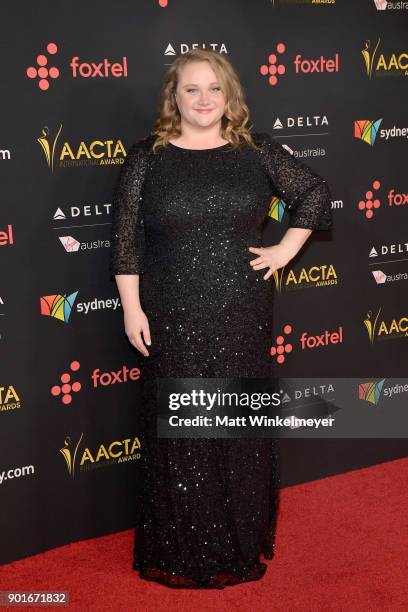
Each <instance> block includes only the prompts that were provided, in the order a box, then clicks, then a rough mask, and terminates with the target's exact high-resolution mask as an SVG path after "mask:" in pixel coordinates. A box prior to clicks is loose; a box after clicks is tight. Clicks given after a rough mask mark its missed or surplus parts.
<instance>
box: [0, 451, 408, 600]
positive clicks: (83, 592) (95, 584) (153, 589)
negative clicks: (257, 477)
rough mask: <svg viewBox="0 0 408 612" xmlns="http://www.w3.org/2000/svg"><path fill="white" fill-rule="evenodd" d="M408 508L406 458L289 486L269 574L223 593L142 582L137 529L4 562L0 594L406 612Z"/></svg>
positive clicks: (407, 592)
mask: <svg viewBox="0 0 408 612" xmlns="http://www.w3.org/2000/svg"><path fill="white" fill-rule="evenodd" d="M407 502H408V459H399V460H397V461H391V462H387V463H383V464H381V465H377V466H374V467H370V468H365V469H362V470H356V471H353V472H348V473H346V474H341V475H340V476H334V477H330V478H324V479H322V480H317V481H314V482H311V483H307V484H303V485H299V486H295V487H289V488H286V489H283V490H282V492H281V509H280V515H279V520H278V530H277V545H276V546H277V556H276V557H275V559H273V560H271V561H266V563H267V564H268V570H267V572H266V575H265V576H264V578H263V579H262V580H260V581H257V582H249V583H247V584H242V585H238V586H233V587H227V588H226V589H224V590H223V591H215V590H214V591H189V590H175V589H174V590H173V589H168V588H166V587H164V586H161V585H159V584H155V583H149V582H146V581H144V580H140V579H139V578H138V575H137V574H136V572H134V571H133V570H132V569H131V555H132V546H133V531H132V530H129V531H125V532H121V533H118V534H115V535H111V536H105V537H101V538H96V539H93V540H87V541H85V542H79V543H76V544H71V545H69V546H64V547H61V548H58V549H55V550H52V551H50V552H47V553H44V554H40V555H35V556H33V557H30V558H28V559H25V560H23V561H18V562H15V563H10V564H8V565H4V566H2V567H0V590H11V589H20V590H26V591H28V590H36V589H40V590H54V591H58V590H66V591H69V592H70V594H71V604H70V606H69V607H67V608H65V609H68V610H70V612H71V611H73V610H75V611H76V610H81V611H82V610H98V611H99V612H103V611H105V610H109V611H110V612H111V611H112V612H117V611H120V612H122V611H132V612H138V611H142V612H145V611H146V612H150V611H151V612H153V611H154V612H160V611H162V610H163V611H164V610H166V611H169V612H173V611H177V612H183V611H184V610H185V611H194V612H201V611H204V610H205V611H206V612H207V611H208V610H214V611H217V612H224V611H225V612H227V611H228V612H230V611H235V610H236V611H237V612H238V611H240V612H241V611H244V612H246V611H249V610H251V611H252V610H265V611H267V612H273V611H275V610H276V611H279V612H280V611H282V612H293V611H302V612H306V611H310V612H315V611H320V610H321V611H324V612H330V611H333V612H339V611H341V612H343V611H353V612H354V611H356V612H385V611H387V612H388V611H392V612H394V611H398V610H401V611H402V610H404V611H407V610H408V503H407ZM3 609H10V610H17V609H21V610H22V609H26V610H28V609H33V608H32V607H29V606H24V607H20V606H18V607H17V606H15V607H10V608H3ZM36 609H42V610H50V609H53V610H54V609H57V608H55V607H53V608H49V607H45V608H44V607H42V608H36ZM58 609H64V608H58Z"/></svg>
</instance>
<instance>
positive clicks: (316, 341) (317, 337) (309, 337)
mask: <svg viewBox="0 0 408 612" xmlns="http://www.w3.org/2000/svg"><path fill="white" fill-rule="evenodd" d="M292 333H293V327H292V325H290V324H289V323H286V324H285V325H283V327H282V333H281V334H279V335H278V336H276V339H275V342H274V344H273V345H272V346H271V348H270V355H271V357H272V358H273V359H274V361H275V363H277V364H278V365H282V364H283V363H285V361H286V359H287V356H288V355H289V354H290V353H292V352H293V350H294V346H293V341H294V339H293V338H291V337H290V336H291V334H292ZM342 342H343V326H342V325H340V326H339V327H338V329H336V330H333V331H329V330H328V329H326V330H325V331H324V332H322V333H319V334H310V333H309V332H306V331H304V332H302V333H301V334H300V336H299V338H298V340H297V341H296V345H295V348H296V346H298V348H299V349H301V350H312V349H315V348H324V347H327V346H330V345H333V344H340V343H342Z"/></svg>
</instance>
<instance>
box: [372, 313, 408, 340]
mask: <svg viewBox="0 0 408 612" xmlns="http://www.w3.org/2000/svg"><path fill="white" fill-rule="evenodd" d="M380 313H381V307H380V308H379V309H378V310H377V312H376V313H375V312H373V311H372V310H369V311H368V312H367V315H366V318H365V319H364V320H363V322H364V326H365V328H366V331H367V334H368V339H369V340H370V343H371V345H373V344H374V342H375V341H377V340H394V339H395V338H406V337H407V336H408V316H405V315H401V316H400V317H394V318H392V319H384V318H382V319H380Z"/></svg>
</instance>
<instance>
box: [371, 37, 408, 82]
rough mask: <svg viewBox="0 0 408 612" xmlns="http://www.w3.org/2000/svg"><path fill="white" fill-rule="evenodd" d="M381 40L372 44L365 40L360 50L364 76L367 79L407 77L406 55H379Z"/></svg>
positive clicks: (407, 54) (403, 52) (407, 55)
mask: <svg viewBox="0 0 408 612" xmlns="http://www.w3.org/2000/svg"><path fill="white" fill-rule="evenodd" d="M380 42H381V38H378V40H377V42H376V43H375V44H374V43H372V42H371V40H369V39H368V40H366V41H365V42H364V46H363V48H362V49H361V54H362V56H363V58H364V64H365V69H366V74H367V76H368V78H369V79H372V78H373V76H374V77H383V76H397V77H399V76H408V53H406V52H405V51H402V52H400V53H389V54H384V53H379V54H378V56H377V52H378V47H379V46H380Z"/></svg>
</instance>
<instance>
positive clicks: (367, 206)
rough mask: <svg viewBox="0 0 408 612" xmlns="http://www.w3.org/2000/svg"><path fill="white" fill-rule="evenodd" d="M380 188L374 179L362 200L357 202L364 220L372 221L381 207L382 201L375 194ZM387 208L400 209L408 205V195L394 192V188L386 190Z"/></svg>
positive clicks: (378, 182)
mask: <svg viewBox="0 0 408 612" xmlns="http://www.w3.org/2000/svg"><path fill="white" fill-rule="evenodd" d="M380 187H381V182H380V181H379V180H378V179H374V181H373V182H372V184H371V186H370V188H369V189H367V191H366V192H365V194H364V198H363V199H361V200H359V201H358V204H357V206H358V210H360V211H361V212H362V213H363V214H364V217H365V219H373V218H374V213H375V211H376V210H378V209H379V208H380V207H381V205H382V200H381V198H380V197H379V194H378V193H377V192H378V191H379V189H380ZM386 191H387V193H386V199H387V204H388V208H400V207H403V206H405V205H407V204H408V193H404V192H399V191H396V190H395V189H394V188H389V189H388V190H386Z"/></svg>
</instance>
